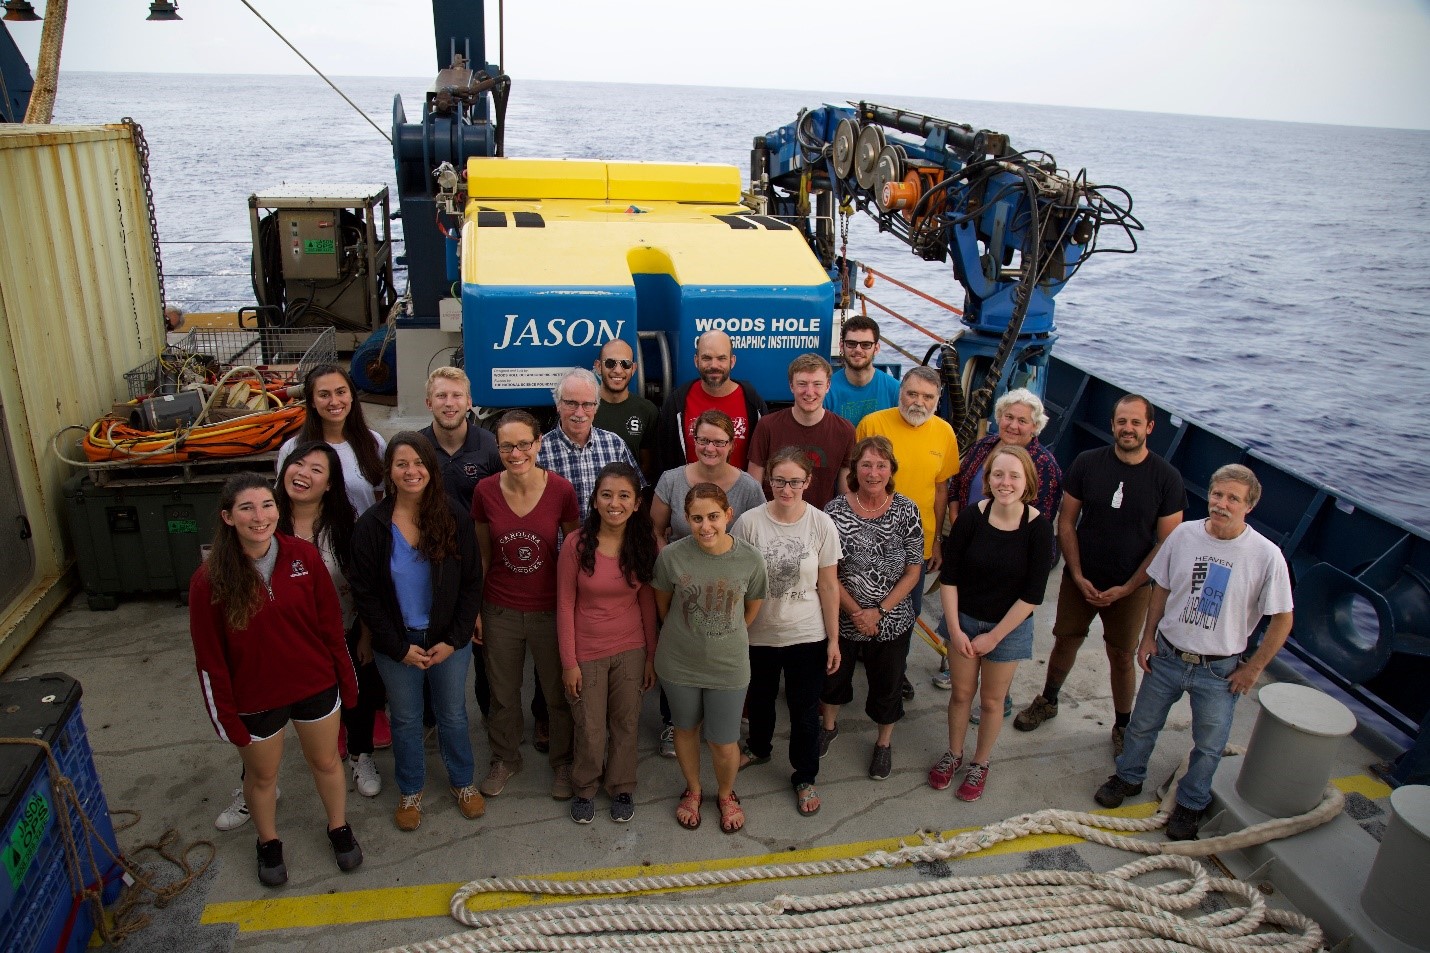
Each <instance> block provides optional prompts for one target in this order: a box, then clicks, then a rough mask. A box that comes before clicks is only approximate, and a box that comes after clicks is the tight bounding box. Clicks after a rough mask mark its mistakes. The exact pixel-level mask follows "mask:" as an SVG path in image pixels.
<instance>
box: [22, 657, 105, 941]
mask: <svg viewBox="0 0 1430 953" xmlns="http://www.w3.org/2000/svg"><path fill="white" fill-rule="evenodd" d="M79 696H80V687H79V683H78V682H76V681H75V680H74V679H72V678H69V677H68V676H66V675H41V676H36V677H34V678H28V679H17V680H15V681H10V682H0V737H11V738H13V737H35V738H43V739H45V740H46V741H48V742H49V743H50V745H51V748H52V750H53V752H54V755H55V760H56V761H57V762H58V764H59V766H60V770H61V771H62V772H63V773H64V775H65V776H66V777H68V778H69V779H70V782H71V783H72V784H73V785H74V787H75V792H76V794H77V795H78V797H79V802H80V805H81V807H82V808H83V809H84V812H85V814H86V815H87V816H88V817H89V819H90V823H91V825H92V826H93V828H94V834H93V835H92V836H88V837H87V836H86V835H85V832H84V828H83V825H82V824H81V822H80V818H79V816H78V814H77V813H76V812H75V811H74V810H73V808H72V807H71V808H67V809H68V810H69V812H70V824H71V830H72V831H73V834H74V836H75V838H76V840H77V841H79V842H80V844H81V847H80V856H81V860H82V863H83V865H84V873H85V876H86V877H92V876H93V873H92V871H91V870H90V868H89V864H88V857H89V856H91V855H92V856H93V857H94V858H95V861H96V862H97V863H98V866H99V870H100V872H101V877H102V878H103V879H104V881H105V885H104V894H103V896H104V902H105V903H106V904H108V903H111V902H113V900H114V899H115V898H116V897H117V896H118V895H119V891H120V890H121V889H122V887H123V885H122V883H121V881H120V876H121V874H122V871H121V870H120V868H119V865H118V864H117V863H116V862H114V861H113V860H111V859H110V852H111V851H112V852H113V853H114V854H118V852H119V851H118V844H117V842H116V840H115V837H114V825H113V823H112V822H111V821H110V818H109V807H108V805H107V803H106V802H105V799H104V790H103V788H102V787H101V786H100V781H99V775H98V774H97V773H96V771H95V767H94V756H93V753H92V752H91V750H90V747H89V739H88V737H87V736H86V734H85V730H84V719H83V717H82V714H81V709H80V704H79ZM62 807H63V805H62V803H61V802H60V801H59V800H58V799H57V798H56V796H55V792H54V789H53V786H52V785H51V781H50V771H49V766H48V763H47V760H46V759H45V756H44V752H42V751H41V750H40V749H39V748H36V747H31V746H28V745H4V746H0V950H5V951H7V953H12V951H13V953H32V951H34V953H39V951H44V953H50V951H55V950H64V951H80V950H83V949H84V948H85V947H86V946H87V945H88V943H89V939H90V936H91V935H92V934H93V932H94V927H95V923H94V919H93V915H92V911H91V909H90V907H89V906H88V905H87V904H84V903H82V902H78V901H77V900H76V899H75V896H74V889H73V886H72V885H71V883H70V879H69V874H68V872H67V871H66V869H65V858H64V845H63V844H62V842H61V834H60V824H59V817H58V814H57V812H58V811H59V810H60V809H61V808H62ZM106 846H107V847H108V851H106V849H105V847H106Z"/></svg>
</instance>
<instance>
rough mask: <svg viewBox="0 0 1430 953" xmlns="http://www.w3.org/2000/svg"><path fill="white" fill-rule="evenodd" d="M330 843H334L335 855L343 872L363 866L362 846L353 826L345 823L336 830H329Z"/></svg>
mask: <svg viewBox="0 0 1430 953" xmlns="http://www.w3.org/2000/svg"><path fill="white" fill-rule="evenodd" d="M328 843H330V844H332V845H333V857H334V859H336V860H337V862H338V869H339V870H341V871H342V872H343V873H347V872H348V871H350V870H357V869H358V868H359V867H361V866H362V846H361V845H359V844H358V842H357V838H356V837H354V836H353V826H352V825H351V824H344V825H343V826H342V827H339V828H338V829H337V830H335V831H328Z"/></svg>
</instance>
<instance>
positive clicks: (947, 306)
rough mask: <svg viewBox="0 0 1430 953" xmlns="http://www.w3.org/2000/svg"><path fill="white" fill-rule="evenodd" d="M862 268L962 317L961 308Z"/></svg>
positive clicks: (880, 273) (868, 268)
mask: <svg viewBox="0 0 1430 953" xmlns="http://www.w3.org/2000/svg"><path fill="white" fill-rule="evenodd" d="M862 267H863V268H864V270H865V271H866V272H868V273H869V274H871V275H878V276H879V277H880V278H883V279H884V280H885V281H888V282H891V283H893V284H895V285H898V286H899V287H900V288H903V289H904V290H905V291H907V292H908V293H909V294H914V295H918V296H919V297H920V298H923V299H924V300H925V301H927V302H929V303H931V304H936V305H938V306H939V307H940V308H943V309H944V310H945V311H952V312H953V313H954V314H956V315H958V316H959V317H963V309H962V308H955V307H954V306H953V305H951V304H949V303H948V302H947V301H940V300H939V299H938V298H935V297H934V296H933V295H931V294H927V293H925V292H923V291H920V290H919V289H917V288H915V287H914V286H913V285H906V284H904V283H903V282H902V281H900V280H899V279H897V278H895V277H893V276H892V275H886V274H884V273H883V272H882V271H879V270H878V269H876V268H870V267H869V266H868V265H864V266H862ZM895 317H897V315H895ZM915 327H918V325H915ZM919 330H920V331H923V330H924V329H923V328H919ZM924 333H925V334H927V333H928V332H927V331H924Z"/></svg>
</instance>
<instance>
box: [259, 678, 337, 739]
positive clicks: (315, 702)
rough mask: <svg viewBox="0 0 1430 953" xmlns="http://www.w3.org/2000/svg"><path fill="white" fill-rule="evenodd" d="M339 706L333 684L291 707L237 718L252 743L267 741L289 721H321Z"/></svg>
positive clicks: (285, 706) (335, 686) (271, 709)
mask: <svg viewBox="0 0 1430 953" xmlns="http://www.w3.org/2000/svg"><path fill="white" fill-rule="evenodd" d="M340 705H341V701H340V699H339V698H338V686H337V685H336V684H334V685H333V687H332V688H325V689H323V690H322V691H321V692H318V694H316V695H313V696H310V697H308V698H305V699H303V700H302V701H296V702H294V703H293V704H291V705H284V706H282V707H281V708H270V709H268V710H267V711H256V712H254V713H253V714H251V715H243V714H240V715H239V716H238V717H239V719H240V720H241V721H242V722H243V726H244V727H245V728H247V729H248V735H249V738H250V739H251V740H252V741H267V740H268V739H269V738H272V737H273V736H274V735H276V734H278V733H279V732H280V731H282V730H283V729H284V728H285V727H287V725H288V722H289V721H301V722H310V721H322V720H323V719H324V718H326V717H328V716H329V715H331V714H332V713H333V712H335V711H337V710H338V708H339V706H340Z"/></svg>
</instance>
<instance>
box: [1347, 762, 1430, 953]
mask: <svg viewBox="0 0 1430 953" xmlns="http://www.w3.org/2000/svg"><path fill="white" fill-rule="evenodd" d="M1390 808H1391V817H1390V823H1389V824H1387V825H1386V826H1385V835H1384V836H1383V837H1382V838H1381V839H1380V850H1379V851H1377V852H1376V855H1375V863H1374V864H1372V865H1371V868H1370V876H1369V877H1367V878H1366V881H1365V889H1364V890H1362V891H1361V894H1360V905H1361V909H1363V910H1364V911H1365V913H1366V916H1368V917H1370V918H1371V920H1373V921H1374V922H1375V925H1376V926H1378V927H1380V928H1381V929H1382V930H1384V931H1385V932H1386V933H1389V934H1390V935H1391V936H1393V937H1395V938H1396V939H1399V940H1404V941H1405V942H1406V943H1408V944H1410V945H1411V946H1412V947H1414V948H1415V949H1417V950H1430V916H1426V914H1425V878H1426V875H1427V873H1430V787H1427V786H1426V785H1423V784H1408V785H1406V786H1405V787H1403V788H1397V789H1396V790H1394V791H1392V792H1391V795H1390Z"/></svg>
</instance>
